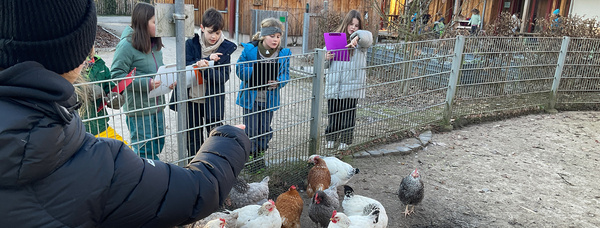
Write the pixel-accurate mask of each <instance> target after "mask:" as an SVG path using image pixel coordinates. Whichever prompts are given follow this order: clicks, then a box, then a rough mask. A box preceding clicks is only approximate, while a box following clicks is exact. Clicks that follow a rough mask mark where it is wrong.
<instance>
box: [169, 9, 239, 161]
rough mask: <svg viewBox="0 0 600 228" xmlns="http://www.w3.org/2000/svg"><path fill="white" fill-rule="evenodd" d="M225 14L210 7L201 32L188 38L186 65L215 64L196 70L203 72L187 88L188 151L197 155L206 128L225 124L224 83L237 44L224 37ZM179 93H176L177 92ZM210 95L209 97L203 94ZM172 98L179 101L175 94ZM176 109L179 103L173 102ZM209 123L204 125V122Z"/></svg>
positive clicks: (210, 128)
mask: <svg viewBox="0 0 600 228" xmlns="http://www.w3.org/2000/svg"><path fill="white" fill-rule="evenodd" d="M224 26H225V21H224V20H223V15H221V13H220V12H219V11H217V10H216V9H215V8H212V7H211V8H209V9H207V10H206V11H204V14H203V15H202V24H201V25H200V29H201V31H202V32H201V33H200V34H197V33H196V34H194V38H192V39H188V40H187V41H186V42H185V49H186V50H185V62H186V65H193V64H195V65H196V66H202V65H203V64H204V63H205V62H207V61H211V63H213V64H212V65H214V66H215V67H211V68H208V69H204V70H202V71H197V72H198V73H201V74H199V75H197V76H198V78H197V80H196V81H197V82H198V83H194V84H193V85H192V86H191V88H190V89H188V95H189V97H190V99H193V100H192V101H189V102H187V110H188V123H187V124H188V126H187V127H188V129H190V130H189V131H188V133H187V134H188V146H187V149H188V155H189V156H194V155H195V154H196V152H197V151H198V149H199V148H200V146H201V145H202V143H203V142H204V136H203V134H204V133H203V129H206V132H207V134H208V133H209V132H210V131H212V129H214V128H215V127H218V126H221V125H223V123H221V121H223V116H224V115H225V94H224V92H225V83H226V82H227V81H228V80H229V73H230V71H231V69H230V67H229V65H228V64H229V62H230V60H231V54H232V53H233V52H234V51H235V50H236V49H237V45H235V44H234V43H233V42H231V41H229V40H227V39H225V35H223V31H222V30H223V27H224ZM174 94H176V93H174ZM205 96H208V97H207V98H204V97H205ZM172 101H176V99H175V95H174V96H172ZM169 107H171V109H175V107H176V105H170V106H169ZM204 124H206V125H208V126H207V127H201V126H202V125H204Z"/></svg>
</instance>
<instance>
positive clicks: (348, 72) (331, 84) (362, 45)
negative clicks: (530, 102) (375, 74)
mask: <svg viewBox="0 0 600 228" xmlns="http://www.w3.org/2000/svg"><path fill="white" fill-rule="evenodd" d="M356 36H358V37H359V40H358V46H357V47H356V48H354V51H353V52H354V53H353V55H352V56H351V57H350V61H333V60H332V61H330V62H329V64H327V63H326V67H327V65H329V69H328V71H327V72H326V74H325V98H327V99H344V98H364V97H365V89H364V87H365V84H366V80H367V72H366V71H365V67H366V66H367V49H368V48H369V47H370V46H371V45H372V44H373V35H372V34H371V32H369V31H367V30H358V31H356V32H354V33H352V35H350V38H351V39H352V38H354V37H356Z"/></svg>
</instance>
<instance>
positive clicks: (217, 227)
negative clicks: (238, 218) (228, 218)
mask: <svg viewBox="0 0 600 228" xmlns="http://www.w3.org/2000/svg"><path fill="white" fill-rule="evenodd" d="M226 224H227V222H225V219H223V218H218V219H213V220H210V221H209V222H208V223H206V225H204V227H202V228H225V225H226Z"/></svg>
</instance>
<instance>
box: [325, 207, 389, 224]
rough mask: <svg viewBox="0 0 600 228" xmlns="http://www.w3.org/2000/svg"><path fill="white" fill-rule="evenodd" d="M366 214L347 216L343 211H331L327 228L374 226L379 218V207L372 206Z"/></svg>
mask: <svg viewBox="0 0 600 228" xmlns="http://www.w3.org/2000/svg"><path fill="white" fill-rule="evenodd" d="M373 209H374V210H372V211H369V212H368V214H367V215H352V216H347V215H345V214H344V213H341V212H337V211H333V215H332V216H331V219H330V220H331V222H329V226H327V227H328V228H374V227H377V222H378V220H379V213H380V211H379V209H377V208H373Z"/></svg>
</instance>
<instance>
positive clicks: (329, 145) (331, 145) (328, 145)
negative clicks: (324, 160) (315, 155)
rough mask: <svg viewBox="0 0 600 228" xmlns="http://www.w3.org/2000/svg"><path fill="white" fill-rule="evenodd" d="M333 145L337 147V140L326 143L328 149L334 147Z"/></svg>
mask: <svg viewBox="0 0 600 228" xmlns="http://www.w3.org/2000/svg"><path fill="white" fill-rule="evenodd" d="M333 147H335V142H334V141H327V145H325V148H326V149H333Z"/></svg>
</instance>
